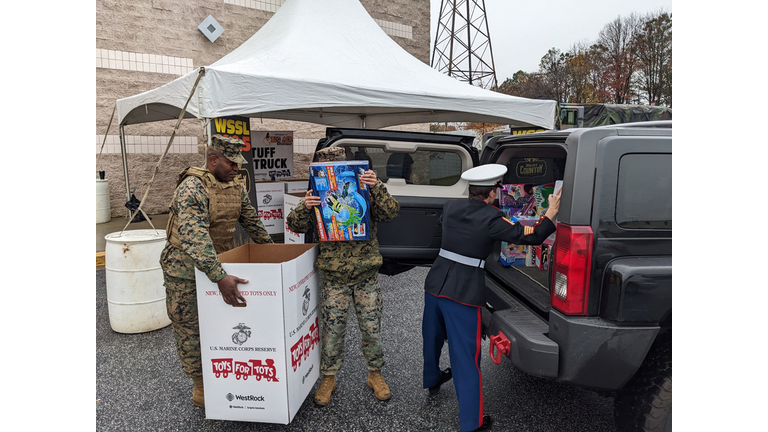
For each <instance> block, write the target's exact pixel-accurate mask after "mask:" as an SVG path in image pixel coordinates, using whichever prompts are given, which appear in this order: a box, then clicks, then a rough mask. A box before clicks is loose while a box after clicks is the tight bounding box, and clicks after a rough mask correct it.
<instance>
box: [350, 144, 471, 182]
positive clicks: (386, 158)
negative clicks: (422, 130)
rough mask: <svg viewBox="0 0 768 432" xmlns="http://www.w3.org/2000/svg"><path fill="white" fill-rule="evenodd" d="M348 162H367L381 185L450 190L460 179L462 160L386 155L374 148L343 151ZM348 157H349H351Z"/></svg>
mask: <svg viewBox="0 0 768 432" xmlns="http://www.w3.org/2000/svg"><path fill="white" fill-rule="evenodd" d="M345 149H346V150H347V158H348V159H355V160H368V163H369V165H370V166H371V169H373V171H374V172H375V173H376V177H378V178H379V179H380V180H381V181H383V182H385V183H386V182H387V181H388V180H389V179H403V180H404V181H405V184H414V185H439V186H451V185H454V184H456V183H457V182H458V181H459V179H460V178H461V156H460V155H459V154H458V153H453V152H450V151H432V150H417V151H415V152H413V153H399V152H388V151H386V150H384V149H382V148H376V147H355V146H350V147H345ZM350 156H351V157H350Z"/></svg>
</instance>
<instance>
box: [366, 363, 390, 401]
mask: <svg viewBox="0 0 768 432" xmlns="http://www.w3.org/2000/svg"><path fill="white" fill-rule="evenodd" d="M368 387H370V388H372V389H373V393H374V394H375V395H376V398H377V399H378V400H387V399H389V398H390V397H392V394H391V393H390V392H389V386H387V383H385V382H384V377H383V376H381V371H380V370H376V371H370V372H368Z"/></svg>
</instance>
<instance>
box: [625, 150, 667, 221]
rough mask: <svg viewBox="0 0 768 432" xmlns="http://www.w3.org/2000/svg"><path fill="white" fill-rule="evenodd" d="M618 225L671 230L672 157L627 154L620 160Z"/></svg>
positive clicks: (665, 155)
mask: <svg viewBox="0 0 768 432" xmlns="http://www.w3.org/2000/svg"><path fill="white" fill-rule="evenodd" d="M618 181H619V183H618V190H617V194H616V223H617V224H618V225H619V226H620V227H623V228H655V229H659V228H664V229H672V155H671V154H628V155H624V156H622V158H621V160H620V161H619V180H618Z"/></svg>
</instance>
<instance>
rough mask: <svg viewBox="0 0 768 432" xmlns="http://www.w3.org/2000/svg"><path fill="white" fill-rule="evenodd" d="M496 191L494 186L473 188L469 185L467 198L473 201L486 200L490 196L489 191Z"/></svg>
mask: <svg viewBox="0 0 768 432" xmlns="http://www.w3.org/2000/svg"><path fill="white" fill-rule="evenodd" d="M494 189H496V186H473V185H469V198H473V199H478V198H479V199H483V200H484V199H486V198H488V197H489V196H490V195H491V191H492V190H494Z"/></svg>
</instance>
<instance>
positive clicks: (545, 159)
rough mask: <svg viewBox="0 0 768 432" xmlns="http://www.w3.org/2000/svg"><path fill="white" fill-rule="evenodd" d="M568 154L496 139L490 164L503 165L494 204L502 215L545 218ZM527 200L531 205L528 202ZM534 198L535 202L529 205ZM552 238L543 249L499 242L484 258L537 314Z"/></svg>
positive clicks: (555, 146)
mask: <svg viewBox="0 0 768 432" xmlns="http://www.w3.org/2000/svg"><path fill="white" fill-rule="evenodd" d="M566 156H567V153H566V150H565V148H564V147H563V145H562V144H560V143H551V144H549V143H536V144H535V145H531V144H527V145H515V144H512V143H510V144H508V145H505V144H504V143H502V142H500V146H499V147H498V148H497V149H496V151H495V154H494V158H493V159H492V160H491V162H492V163H499V164H503V165H505V166H506V167H507V174H506V175H505V176H504V178H503V180H502V187H501V188H500V189H499V200H498V207H499V209H501V210H502V212H504V214H505V216H506V217H508V218H509V219H510V220H511V221H513V222H516V223H520V224H523V225H528V226H532V225H535V224H536V223H537V222H538V220H539V219H541V218H542V217H544V215H545V214H546V210H547V208H548V197H549V195H550V194H552V193H554V190H555V185H556V184H557V182H558V181H559V180H563V174H564V171H565V161H566ZM526 200H528V202H529V203H527V204H526V203H525V201H526ZM533 201H535V204H534V205H531V204H530V202H533ZM520 203H524V204H520ZM554 239H555V235H554V234H553V235H552V236H550V238H549V239H548V240H547V241H546V242H545V245H544V246H543V247H542V246H536V247H534V246H522V245H510V244H506V243H504V242H497V243H496V245H495V246H494V249H493V251H492V252H491V254H490V255H489V256H488V258H487V260H486V271H487V272H488V274H489V276H490V277H492V278H494V279H496V280H497V281H498V282H499V285H500V286H503V287H506V288H505V289H509V290H514V293H515V294H516V296H518V297H519V298H521V299H522V300H524V301H525V302H526V303H527V305H528V306H529V307H531V308H532V309H535V311H536V312H537V313H538V314H540V315H545V314H546V313H547V312H548V311H549V308H550V292H549V288H550V287H549V285H550V273H551V272H550V267H551V263H550V260H551V257H552V249H553V247H554ZM510 251H513V252H514V253H513V252H510Z"/></svg>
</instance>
